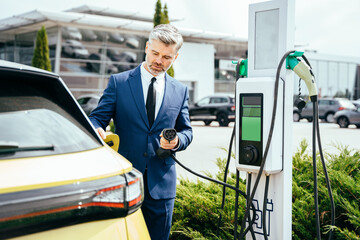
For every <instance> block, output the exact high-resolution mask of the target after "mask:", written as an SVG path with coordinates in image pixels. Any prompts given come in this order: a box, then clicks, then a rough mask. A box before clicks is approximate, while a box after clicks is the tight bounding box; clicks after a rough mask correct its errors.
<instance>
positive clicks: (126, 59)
mask: <svg viewBox="0 0 360 240" xmlns="http://www.w3.org/2000/svg"><path fill="white" fill-rule="evenodd" d="M100 52H101V51H100ZM106 55H107V56H108V57H109V58H110V59H111V60H112V61H113V62H114V65H115V66H116V67H117V68H118V71H119V72H124V71H127V70H130V69H133V68H134V65H133V63H136V57H137V56H136V53H134V52H129V51H126V52H119V51H118V50H116V49H107V50H106Z"/></svg>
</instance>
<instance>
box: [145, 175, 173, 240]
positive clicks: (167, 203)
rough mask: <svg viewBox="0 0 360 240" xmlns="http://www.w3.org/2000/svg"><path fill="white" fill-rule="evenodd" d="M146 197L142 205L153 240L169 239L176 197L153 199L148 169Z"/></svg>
mask: <svg viewBox="0 0 360 240" xmlns="http://www.w3.org/2000/svg"><path fill="white" fill-rule="evenodd" d="M144 189H145V199H144V202H143V204H142V206H141V211H142V213H143V215H144V218H145V222H146V226H147V228H148V230H149V234H150V237H151V239H152V240H167V239H169V235H170V229H171V221H172V214H173V209H174V202H175V198H170V199H153V198H152V197H151V196H150V194H149V189H148V186H147V176H146V171H145V173H144Z"/></svg>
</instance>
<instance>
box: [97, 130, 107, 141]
mask: <svg viewBox="0 0 360 240" xmlns="http://www.w3.org/2000/svg"><path fill="white" fill-rule="evenodd" d="M96 131H97V132H98V134H99V135H100V137H101V138H102V139H103V140H105V138H106V133H105V131H104V129H102V128H97V129H96Z"/></svg>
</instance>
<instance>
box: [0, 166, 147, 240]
mask: <svg viewBox="0 0 360 240" xmlns="http://www.w3.org/2000/svg"><path fill="white" fill-rule="evenodd" d="M143 199H144V187H143V179H142V175H141V173H140V172H138V171H137V170H135V169H133V170H132V171H131V172H129V173H126V174H123V175H117V176H113V177H109V178H104V179H99V180H93V181H88V182H77V183H74V184H70V185H63V186H58V187H51V188H43V189H36V190H29V191H23V192H14V193H7V194H0V238H1V239H2V238H8V237H14V236H19V235H23V234H28V233H31V232H38V231H42V230H47V229H51V228H56V227H62V226H66V225H73V224H77V223H81V222H86V221H92V220H99V219H108V218H119V217H124V216H126V215H128V214H131V213H132V212H134V211H136V210H137V209H138V208H139V207H140V206H141V203H142V201H143Z"/></svg>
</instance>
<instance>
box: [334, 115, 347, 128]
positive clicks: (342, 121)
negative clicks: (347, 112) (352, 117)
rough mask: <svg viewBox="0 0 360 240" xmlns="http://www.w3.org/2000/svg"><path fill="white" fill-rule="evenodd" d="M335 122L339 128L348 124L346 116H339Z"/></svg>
mask: <svg viewBox="0 0 360 240" xmlns="http://www.w3.org/2000/svg"><path fill="white" fill-rule="evenodd" d="M337 124H339V126H340V127H341V128H347V127H348V126H349V120H348V119H347V117H339V119H338V121H337Z"/></svg>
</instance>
